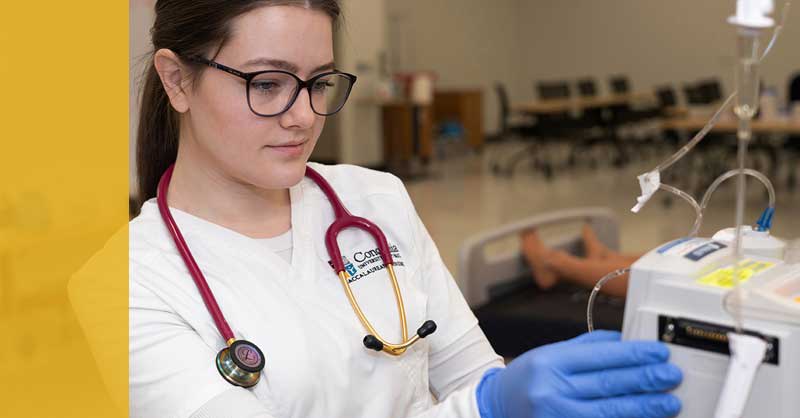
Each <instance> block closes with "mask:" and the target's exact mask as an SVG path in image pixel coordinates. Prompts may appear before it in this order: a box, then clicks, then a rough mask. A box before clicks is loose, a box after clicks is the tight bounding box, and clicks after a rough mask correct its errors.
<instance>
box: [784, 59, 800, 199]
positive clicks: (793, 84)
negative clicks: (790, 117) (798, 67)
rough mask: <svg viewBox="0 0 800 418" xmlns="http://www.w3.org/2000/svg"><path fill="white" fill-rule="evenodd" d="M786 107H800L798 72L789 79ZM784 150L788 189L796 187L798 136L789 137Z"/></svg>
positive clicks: (799, 147)
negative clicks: (786, 152)
mask: <svg viewBox="0 0 800 418" xmlns="http://www.w3.org/2000/svg"><path fill="white" fill-rule="evenodd" d="M787 91H788V99H789V100H788V103H787V104H788V107H789V109H790V110H791V109H792V108H793V107H794V106H800V72H797V73H795V74H794V75H792V77H791V78H790V79H789V89H788V90H787ZM786 149H787V151H788V155H789V158H790V160H789V175H788V177H787V179H786V183H787V185H788V186H789V189H791V190H794V189H795V188H796V187H797V170H798V163H800V135H791V136H789V138H788V139H787V141H786Z"/></svg>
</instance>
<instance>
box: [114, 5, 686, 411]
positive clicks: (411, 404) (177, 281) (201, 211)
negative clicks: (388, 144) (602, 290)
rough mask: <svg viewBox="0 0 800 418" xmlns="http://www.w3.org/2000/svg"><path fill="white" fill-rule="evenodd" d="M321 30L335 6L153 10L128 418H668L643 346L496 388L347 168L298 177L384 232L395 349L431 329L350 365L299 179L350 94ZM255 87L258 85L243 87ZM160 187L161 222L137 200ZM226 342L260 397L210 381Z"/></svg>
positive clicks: (386, 212)
mask: <svg viewBox="0 0 800 418" xmlns="http://www.w3.org/2000/svg"><path fill="white" fill-rule="evenodd" d="M338 15H339V5H338V3H337V2H336V1H334V0H304V1H301V0H295V1H290V0H283V1H264V0H261V1H254V0H250V1H245V0H240V1H231V0H216V1H214V0H206V1H197V0H169V1H165V0H160V1H158V3H157V4H156V21H155V24H154V26H153V30H152V37H153V45H154V47H155V53H154V56H153V64H152V66H151V67H150V69H149V72H148V74H147V79H146V81H145V86H144V94H143V96H142V107H141V115H140V117H141V122H140V126H139V134H138V145H137V146H138V155H137V158H138V163H137V164H138V175H139V187H140V190H139V193H140V196H141V198H142V199H143V200H144V201H145V202H144V205H143V207H142V210H141V214H140V215H139V216H138V217H137V218H136V219H134V220H133V221H132V222H131V225H130V237H131V238H130V240H131V241H130V275H131V283H130V379H129V380H130V382H129V383H130V403H131V415H132V416H134V417H197V418H199V417H203V418H205V417H315V416H319V417H322V416H324V417H348V418H349V417H387V418H388V417H392V418H395V417H411V416H420V417H422V416H425V417H445V416H446V417H479V416H480V417H483V418H487V417H510V418H516V417H540V418H544V417H556V416H559V417H565V416H598V414H599V413H601V412H603V411H605V412H603V413H604V414H605V415H604V416H614V417H623V416H625V417H627V416H637V417H662V416H670V415H674V414H675V413H677V411H678V409H679V402H678V401H677V399H675V398H674V397H672V396H671V395H668V394H665V393H662V392H664V391H666V390H668V389H670V388H672V387H674V386H675V385H677V384H678V382H679V381H680V378H681V376H680V371H679V370H677V368H676V367H675V366H673V365H671V364H669V363H667V356H668V351H667V350H666V348H665V347H664V346H663V345H661V344H659V343H655V342H625V343H623V342H619V341H618V340H619V335H618V334H614V333H604V332H598V333H593V334H591V335H586V336H583V337H580V338H579V339H576V340H571V341H567V342H564V343H561V344H560V345H555V346H551V347H545V348H542V349H538V350H535V351H532V352H529V353H527V354H525V355H523V356H521V357H520V358H519V359H517V360H515V361H514V362H512V363H511V364H510V365H509V366H508V367H505V368H504V367H503V364H502V362H501V359H500V358H499V357H498V356H497V355H496V354H495V353H494V351H493V350H492V349H491V347H490V345H489V344H488V342H487V341H486V338H485V337H484V335H483V333H482V332H481V330H480V328H479V327H478V324H477V321H476V320H475V317H474V316H473V315H472V313H471V312H470V310H469V308H468V307H467V305H466V304H465V302H464V299H463V297H462V296H461V294H460V293H459V291H458V288H457V287H456V285H455V283H454V281H453V279H452V277H451V276H450V274H449V272H448V271H447V269H446V268H445V266H444V264H443V263H442V261H441V259H440V257H439V254H438V252H437V250H436V247H435V245H434V244H433V242H432V241H431V238H430V236H429V235H428V233H427V232H426V230H425V227H424V226H423V225H422V223H421V221H420V220H419V218H418V216H417V214H416V212H415V211H414V209H413V206H412V203H411V200H410V199H409V197H408V195H407V193H406V191H405V189H404V187H403V185H402V183H401V182H400V181H399V180H398V179H396V178H395V177H393V176H390V175H388V174H383V173H378V172H373V171H369V170H365V169H360V168H357V167H352V166H323V165H319V164H309V165H308V168H309V169H313V170H314V172H318V173H319V174H320V175H321V177H322V178H323V179H324V180H326V181H327V182H329V183H330V185H331V187H332V189H333V190H334V191H335V193H336V194H337V195H338V196H339V197H340V198H341V199H342V201H343V204H344V205H345V206H346V207H347V209H349V210H350V211H351V212H352V213H354V214H357V215H359V216H363V217H365V218H368V219H370V220H372V221H373V222H374V223H375V224H377V225H378V226H379V227H380V228H381V229H382V230H383V233H384V234H385V236H386V238H387V240H388V243H389V248H390V250H389V251H390V252H391V255H392V257H393V258H394V268H395V272H396V274H397V280H398V282H399V287H400V290H402V296H403V300H404V303H405V311H406V312H407V322H408V324H409V325H410V326H411V327H412V329H415V328H414V327H417V326H419V324H423V323H424V322H425V321H426V320H432V321H435V323H436V324H437V325H438V329H436V331H435V332H434V333H433V334H431V335H427V338H425V339H422V340H419V341H418V342H417V343H416V344H414V345H411V346H410V347H409V348H408V350H407V351H405V353H404V354H402V355H399V356H395V355H390V354H387V353H385V352H380V351H374V350H371V349H367V348H365V346H364V344H365V343H363V342H362V338H363V336H364V335H365V334H366V333H367V332H366V331H365V327H364V325H363V324H362V322H361V321H360V320H359V318H358V317H357V316H356V315H355V314H354V312H353V309H352V307H351V306H350V302H349V300H348V298H347V297H346V295H345V292H344V291H343V288H342V283H340V281H339V280H337V273H336V272H334V271H333V269H331V267H330V264H329V263H332V262H333V261H334V260H332V259H331V257H330V256H329V255H328V251H327V250H326V246H325V243H324V237H325V232H326V230H327V228H328V226H329V225H330V224H331V223H332V222H333V220H334V213H333V210H332V209H331V208H332V206H331V203H332V201H331V199H329V198H328V197H327V196H326V195H325V194H324V193H323V192H322V190H321V188H320V186H319V184H320V181H319V180H312V179H310V178H307V177H304V176H305V175H306V174H309V173H310V172H311V170H309V169H307V160H308V158H309V155H310V154H311V151H312V150H313V148H314V145H315V143H316V141H317V139H318V138H319V135H320V132H321V131H322V127H323V124H324V121H325V115H329V114H332V113H334V112H335V111H338V109H339V108H340V107H341V105H343V103H344V100H346V97H347V95H346V94H344V93H345V92H346V91H348V89H349V87H351V86H350V84H352V82H353V77H350V76H348V75H346V74H342V73H338V72H335V71H334V68H335V66H334V57H333V46H332V39H333V36H332V34H333V28H334V24H335V22H336V20H337V18H338ZM261 71H268V72H266V73H258V74H254V73H256V72H261ZM309 80H310V82H308V81H309ZM173 164H174V169H171V168H170V167H171V166H172V165H173ZM165 172H166V173H167V174H169V173H171V179H170V176H169V175H167V176H164V174H165ZM160 179H161V180H164V183H162V184H163V185H164V188H163V189H162V190H161V192H159V194H160V195H162V197H166V202H164V205H162V208H163V210H164V213H163V214H162V213H160V212H159V208H158V205H157V202H156V201H155V199H154V197H155V196H156V191H157V186H158V184H159V181H160ZM167 206H168V207H167ZM169 216H171V217H173V218H174V221H175V223H176V225H175V228H176V229H179V230H180V231H181V232H182V234H183V237H184V238H185V241H186V243H187V244H188V247H189V250H190V251H191V253H192V254H193V258H194V259H195V260H196V261H197V265H198V267H199V270H200V271H201V273H202V275H203V276H205V279H206V281H207V282H208V286H209V287H210V290H211V291H212V292H213V295H214V297H215V299H216V302H217V303H218V307H219V309H220V311H221V312H222V313H224V316H225V318H227V321H228V322H227V323H228V324H229V325H230V328H231V330H230V331H231V332H232V333H233V334H234V337H233V338H231V339H230V340H228V339H227V338H225V337H223V336H222V333H223V332H225V324H223V323H221V322H219V321H215V318H216V314H215V315H214V316H213V317H212V315H211V314H209V309H207V308H206V302H204V300H203V299H202V298H201V296H200V292H199V291H198V287H196V286H195V284H194V283H193V280H192V276H191V275H190V274H189V270H187V269H188V268H191V267H187V266H190V265H191V263H190V262H188V261H186V259H184V258H183V256H181V255H180V254H179V252H178V250H177V245H179V240H177V239H175V238H174V237H172V236H171V235H170V233H168V229H167V228H165V222H169ZM338 247H339V248H341V250H342V256H343V257H344V261H345V262H347V264H348V267H347V270H346V272H344V271H343V272H342V273H341V274H342V275H343V277H344V279H343V280H344V281H347V282H349V286H350V288H351V289H352V292H353V293H354V294H355V296H356V298H357V300H358V302H359V303H360V304H361V308H362V309H363V311H364V314H365V315H366V317H367V318H369V320H370V321H371V324H372V325H373V326H374V327H375V329H376V330H377V331H378V332H380V333H381V334H382V335H383V336H384V337H385V338H386V340H388V341H394V342H396V341H399V340H401V339H402V338H401V336H402V334H403V333H402V332H401V331H400V329H399V328H400V326H399V325H398V318H399V315H398V313H397V312H398V309H396V308H395V307H394V306H392V305H393V302H392V301H393V300H394V298H393V297H392V293H393V289H392V285H391V283H390V280H388V279H387V274H386V270H387V269H386V268H383V261H382V259H381V256H382V254H378V251H377V249H376V244H375V241H374V240H373V239H372V237H371V236H369V235H367V234H366V233H364V232H362V231H359V230H352V229H349V230H345V231H344V232H342V233H341V234H340V235H339V237H338ZM212 308H213V307H212ZM212 310H213V309H212ZM428 331H431V330H430V329H428ZM234 340H235V341H234ZM238 341H247V342H249V343H248V344H253V346H248V347H249V348H247V350H246V352H245V354H244V355H243V357H240V358H239V357H237V358H239V363H236V361H234V363H235V365H236V366H237V367H240V368H242V367H243V366H242V364H245V363H247V364H248V365H249V364H250V363H248V361H250V360H251V357H249V356H250V354H254V353H257V351H256V349H255V348H253V347H258V348H260V350H261V353H260V354H263V357H259V356H258V355H257V354H254V355H255V357H253V358H256V359H261V358H266V366H265V367H264V369H263V371H262V372H261V374H260V380H257V381H256V382H257V383H255V384H254V385H252V386H250V387H248V388H246V389H245V388H244V387H243V386H246V385H238V386H237V385H233V384H231V383H229V381H231V380H230V379H232V378H233V377H232V376H233V375H232V374H230V373H228V372H229V371H230V370H231V369H226V368H225V367H229V366H230V362H229V361H228V360H230V359H231V358H233V357H231V356H232V355H233V356H238V355H239V351H238V349H236V350H234V348H235V346H234V345H235V344H237V342H238ZM227 344H231V345H230V347H228V348H226V346H227ZM368 345H369V344H368ZM238 347H242V346H241V345H240V346H238ZM373 348H374V347H373ZM220 349H222V351H220ZM378 349H379V348H378ZM218 352H220V353H227V354H225V355H223V354H220V357H217V355H218ZM231 353H233V354H231ZM589 353H593V355H588V354H589ZM215 358H217V359H218V360H216V361H215ZM218 363H219V364H218ZM256 363H257V362H254V363H252V364H256ZM226 364H227V365H228V366H225V365H226ZM226 373H228V374H226ZM247 376H252V374H251V375H247ZM240 377H241V376H240ZM251 383H253V382H251ZM431 394H433V396H435V397H436V399H437V400H438V403H436V405H434V404H433V401H432V399H431V396H430V395H431Z"/></svg>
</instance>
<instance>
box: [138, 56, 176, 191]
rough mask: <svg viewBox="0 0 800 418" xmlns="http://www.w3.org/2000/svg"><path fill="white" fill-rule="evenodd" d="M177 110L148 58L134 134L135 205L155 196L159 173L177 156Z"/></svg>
mask: <svg viewBox="0 0 800 418" xmlns="http://www.w3.org/2000/svg"><path fill="white" fill-rule="evenodd" d="M178 124H179V119H178V112H176V111H175V109H173V108H172V106H171V105H170V102H169V96H167V92H166V90H164V86H163V85H162V84H161V79H160V78H159V76H158V72H157V71H156V68H155V65H153V63H152V61H151V62H150V66H149V68H148V69H147V74H146V76H145V82H144V89H143V90H142V105H141V107H140V111H139V128H138V131H137V133H136V171H137V175H138V184H137V186H138V189H139V190H138V194H137V198H138V199H137V200H138V202H139V205H141V204H143V203H144V202H145V201H147V200H149V199H151V198H153V197H155V196H156V188H157V187H158V181H159V179H160V178H161V175H162V174H163V173H164V171H165V170H166V169H167V167H169V166H170V165H171V164H173V163H175V159H176V158H177V156H178V132H179V129H178V127H179V125H178Z"/></svg>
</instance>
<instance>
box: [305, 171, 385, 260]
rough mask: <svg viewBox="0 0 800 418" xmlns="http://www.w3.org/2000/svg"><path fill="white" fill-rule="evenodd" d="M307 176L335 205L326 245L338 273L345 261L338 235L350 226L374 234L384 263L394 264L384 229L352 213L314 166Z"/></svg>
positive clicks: (307, 172)
mask: <svg viewBox="0 0 800 418" xmlns="http://www.w3.org/2000/svg"><path fill="white" fill-rule="evenodd" d="M306 177H308V178H310V179H311V180H313V181H314V183H316V184H317V186H318V187H319V188H320V189H321V190H322V193H324V194H325V196H326V197H327V198H328V201H329V202H330V204H331V206H332V207H333V214H334V218H335V219H334V221H333V223H332V224H331V225H330V226H329V227H328V230H327V231H326V232H325V247H327V249H328V255H329V256H330V257H331V263H333V268H334V270H336V274H339V273H341V272H343V271H344V261H343V260H342V253H341V251H339V244H338V242H337V241H336V237H337V236H338V235H339V233H340V232H342V230H344V229H346V228H350V227H354V228H359V229H362V230H364V231H366V232H367V233H369V234H370V235H372V237H373V238H374V239H375V242H377V244H378V250H379V251H380V254H381V260H383V264H385V265H387V266H388V265H390V264H394V260H392V253H391V252H389V244H388V243H387V241H386V236H385V235H383V231H381V230H380V228H378V226H377V225H375V224H374V223H372V222H370V221H369V220H367V219H364V218H362V217H360V216H353V215H351V214H350V212H349V211H348V210H347V208H345V207H344V205H343V204H342V201H341V200H339V196H337V195H336V192H334V191H333V187H331V185H330V184H329V183H328V181H327V180H325V179H324V178H323V177H322V176H321V175H320V174H319V173H317V172H316V171H315V170H314V169H313V168H311V167H306Z"/></svg>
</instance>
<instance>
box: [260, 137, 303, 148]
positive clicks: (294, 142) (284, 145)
mask: <svg viewBox="0 0 800 418" xmlns="http://www.w3.org/2000/svg"><path fill="white" fill-rule="evenodd" d="M306 142H308V141H306V140H305V139H303V140H300V141H292V142H287V143H284V144H275V145H267V146H268V147H271V148H291V147H297V146H300V145H303V144H305V143H306Z"/></svg>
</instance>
